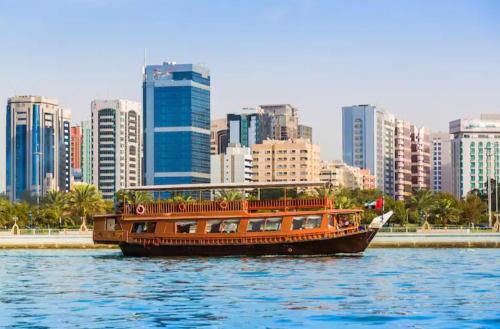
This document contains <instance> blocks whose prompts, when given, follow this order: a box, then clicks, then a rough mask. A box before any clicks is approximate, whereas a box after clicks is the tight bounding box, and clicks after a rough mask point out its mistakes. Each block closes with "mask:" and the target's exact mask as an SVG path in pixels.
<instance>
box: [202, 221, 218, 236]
mask: <svg viewBox="0 0 500 329" xmlns="http://www.w3.org/2000/svg"><path fill="white" fill-rule="evenodd" d="M221 224H222V221H221V220H209V221H208V222H207V226H206V230H205V232H206V233H219V232H220V226H221Z"/></svg>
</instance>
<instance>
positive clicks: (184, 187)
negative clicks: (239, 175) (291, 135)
mask: <svg viewBox="0 0 500 329" xmlns="http://www.w3.org/2000/svg"><path fill="white" fill-rule="evenodd" d="M328 184H329V182H321V181H309V182H264V183H224V184H178V185H147V186H135V187H129V188H126V189H125V190H128V191H152V192H164V191H210V190H225V189H240V190H246V189H266V188H304V187H323V186H327V185H328Z"/></svg>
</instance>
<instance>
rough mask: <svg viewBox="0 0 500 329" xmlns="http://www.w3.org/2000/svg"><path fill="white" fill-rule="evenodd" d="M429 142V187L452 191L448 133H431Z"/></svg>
mask: <svg viewBox="0 0 500 329" xmlns="http://www.w3.org/2000/svg"><path fill="white" fill-rule="evenodd" d="M430 144H431V189H432V190H433V191H434V192H445V193H453V181H452V169H451V138H450V134H449V133H445V132H436V133H431V135H430Z"/></svg>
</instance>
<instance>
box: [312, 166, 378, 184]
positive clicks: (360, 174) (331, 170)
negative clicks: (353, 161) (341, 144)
mask: <svg viewBox="0 0 500 329" xmlns="http://www.w3.org/2000/svg"><path fill="white" fill-rule="evenodd" d="M320 180H321V181H323V182H329V183H331V184H332V186H333V187H346V188H348V189H351V190H354V189H360V190H370V189H374V188H375V176H373V175H371V174H370V171H369V170H368V169H361V168H357V167H351V166H348V165H346V164H345V163H343V162H342V161H322V162H321V165H320Z"/></svg>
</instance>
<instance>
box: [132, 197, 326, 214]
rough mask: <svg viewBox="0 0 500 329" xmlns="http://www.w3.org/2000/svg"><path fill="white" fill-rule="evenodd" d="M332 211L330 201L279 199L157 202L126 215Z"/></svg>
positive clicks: (139, 207) (139, 206)
mask: <svg viewBox="0 0 500 329" xmlns="http://www.w3.org/2000/svg"><path fill="white" fill-rule="evenodd" d="M320 208H324V209H332V208H333V202H332V200H330V199H326V198H325V199H323V198H318V199H279V200H235V201H225V200H222V201H186V202H172V201H155V202H148V203H144V204H141V205H132V204H127V205H126V206H125V207H123V214H124V215H146V214H166V213H210V212H235V211H243V212H248V211H259V210H280V209H281V210H285V211H286V210H289V209H320Z"/></svg>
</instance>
